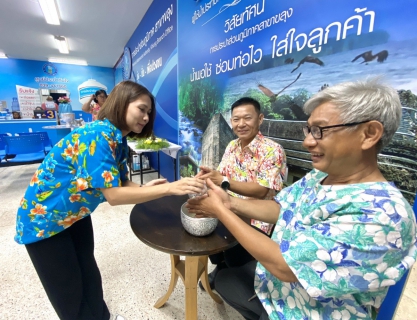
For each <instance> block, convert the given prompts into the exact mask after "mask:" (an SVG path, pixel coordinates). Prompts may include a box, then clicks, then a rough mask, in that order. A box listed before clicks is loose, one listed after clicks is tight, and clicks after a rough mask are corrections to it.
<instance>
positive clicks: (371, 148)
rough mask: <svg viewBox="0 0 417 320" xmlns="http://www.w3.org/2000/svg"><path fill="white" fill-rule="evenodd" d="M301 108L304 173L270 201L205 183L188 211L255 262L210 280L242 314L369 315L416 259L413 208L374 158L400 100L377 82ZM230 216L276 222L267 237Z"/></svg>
mask: <svg viewBox="0 0 417 320" xmlns="http://www.w3.org/2000/svg"><path fill="white" fill-rule="evenodd" d="M304 111H305V112H306V113H307V114H309V115H310V117H309V119H308V121H307V126H305V127H304V134H305V139H304V142H303V145H304V147H305V148H306V149H307V150H308V151H309V152H310V154H311V160H312V164H313V167H314V169H313V170H312V171H311V172H310V173H308V174H307V175H306V176H305V177H304V178H302V179H300V180H299V181H297V182H296V183H294V184H293V185H292V186H290V187H288V188H285V189H283V190H282V191H281V192H280V193H279V194H278V195H277V196H276V197H275V201H265V200H244V201H242V200H241V199H238V198H229V197H228V196H227V195H226V194H225V193H224V192H223V191H222V190H221V189H220V188H218V187H216V186H215V185H214V184H213V183H212V182H211V181H209V180H208V182H207V185H208V186H209V187H210V188H212V189H213V190H211V191H209V196H208V197H205V198H201V199H195V200H189V209H190V212H194V213H197V214H201V215H207V216H216V217H218V218H219V219H220V220H221V221H222V222H223V224H224V225H225V226H226V227H227V228H228V229H229V230H230V231H231V232H232V233H233V235H234V236H235V237H236V239H237V240H238V241H239V243H241V244H242V245H243V246H244V247H245V248H246V250H248V251H249V252H250V253H251V254H252V255H253V256H254V257H255V258H256V259H257V260H258V263H257V264H256V263H248V264H246V265H244V266H242V267H239V268H232V269H224V270H221V271H220V272H219V274H218V275H217V277H216V282H215V287H216V290H217V291H218V293H219V294H220V295H221V296H222V297H223V298H224V300H225V301H226V302H228V303H229V304H230V305H231V306H233V307H234V308H235V309H236V310H238V311H239V312H240V313H241V314H242V315H243V316H244V317H245V319H268V318H269V319H288V320H300V319H372V317H373V316H374V315H375V312H376V311H377V310H378V308H379V307H380V306H381V304H382V302H383V300H384V298H385V296H386V294H387V290H388V288H389V286H392V285H394V284H395V283H396V282H398V281H399V280H400V279H401V277H402V276H403V275H404V274H405V273H406V271H407V270H408V269H410V268H411V266H412V265H413V264H414V262H415V260H416V256H417V247H416V220H415V217H414V213H413V210H412V208H411V206H410V205H409V204H408V203H407V201H406V200H405V199H404V197H403V196H402V194H401V192H400V191H399V190H398V189H397V188H395V186H394V185H393V184H391V183H389V182H387V181H386V180H385V178H384V176H383V175H382V174H381V172H380V171H379V168H378V164H377V154H378V153H379V151H380V150H381V149H382V148H383V147H385V146H386V145H388V143H389V142H390V140H391V138H392V136H393V135H394V133H395V131H396V130H397V128H398V126H399V124H400V120H401V103H400V100H399V97H398V94H397V93H396V91H395V90H394V89H392V88H390V87H387V86H385V85H382V84H380V83H378V81H377V80H375V79H374V80H368V81H365V82H356V83H353V82H350V83H342V84H339V85H335V86H333V87H329V88H326V89H324V90H323V91H321V92H319V93H317V94H316V95H315V96H314V97H312V98H311V99H310V100H309V101H307V102H306V104H305V106H304ZM236 214H239V215H242V216H246V217H250V218H255V219H257V220H261V221H266V222H270V223H276V226H275V229H274V232H273V234H272V237H271V239H269V238H268V237H267V236H264V235H262V234H260V233H259V232H256V231H255V230H252V228H251V227H250V226H248V225H246V224H245V223H244V222H243V221H242V220H241V219H240V218H239V217H238V216H237V215H236ZM254 292H255V293H256V294H255V295H254Z"/></svg>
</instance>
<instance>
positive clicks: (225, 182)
mask: <svg viewBox="0 0 417 320" xmlns="http://www.w3.org/2000/svg"><path fill="white" fill-rule="evenodd" d="M220 187H221V188H222V189H223V190H224V191H227V190H228V189H229V188H230V182H229V179H227V177H226V176H225V177H223V181H222V183H221V185H220Z"/></svg>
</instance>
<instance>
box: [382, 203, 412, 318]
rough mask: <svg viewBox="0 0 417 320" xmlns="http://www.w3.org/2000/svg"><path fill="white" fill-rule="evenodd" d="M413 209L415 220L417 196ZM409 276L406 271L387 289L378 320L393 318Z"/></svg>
mask: <svg viewBox="0 0 417 320" xmlns="http://www.w3.org/2000/svg"><path fill="white" fill-rule="evenodd" d="M413 209H414V215H415V216H416V220H417V195H416V199H415V200H414V206H413ZM409 274H410V271H408V272H407V273H406V274H405V275H404V276H403V277H402V278H401V280H400V281H399V282H397V283H396V284H395V285H393V286H392V287H390V288H389V290H388V293H387V296H386V297H385V300H384V302H383V303H382V305H381V308H379V312H378V317H377V319H378V320H387V319H392V318H393V317H394V314H395V310H396V309H397V306H398V303H399V302H400V298H401V295H402V293H403V290H404V289H405V284H406V283H407V279H408V276H409Z"/></svg>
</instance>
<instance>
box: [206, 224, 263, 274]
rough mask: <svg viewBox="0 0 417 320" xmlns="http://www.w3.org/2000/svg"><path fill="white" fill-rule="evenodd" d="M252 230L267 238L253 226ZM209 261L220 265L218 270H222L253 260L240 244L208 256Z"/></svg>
mask: <svg viewBox="0 0 417 320" xmlns="http://www.w3.org/2000/svg"><path fill="white" fill-rule="evenodd" d="M252 228H254V229H255V230H256V231H259V232H260V233H263V234H265V235H266V236H268V235H267V234H266V233H264V232H263V231H262V230H261V229H258V228H256V227H254V226H252ZM268 237H269V236H268ZM209 259H210V262H211V263H212V264H216V265H220V266H221V267H219V269H222V268H224V267H225V266H226V267H228V268H234V267H240V266H243V265H244V264H247V263H248V262H249V261H253V260H255V258H254V257H253V256H252V255H251V254H250V253H249V252H248V251H247V250H246V249H245V248H244V247H243V246H242V245H241V244H240V243H238V244H237V245H235V246H234V247H232V248H230V249H227V250H225V251H222V252H219V253H215V254H212V255H209Z"/></svg>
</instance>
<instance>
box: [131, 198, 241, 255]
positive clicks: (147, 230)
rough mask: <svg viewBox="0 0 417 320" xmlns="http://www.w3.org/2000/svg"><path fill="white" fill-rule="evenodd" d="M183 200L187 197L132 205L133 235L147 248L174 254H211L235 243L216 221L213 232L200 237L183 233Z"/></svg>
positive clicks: (223, 227)
mask: <svg viewBox="0 0 417 320" xmlns="http://www.w3.org/2000/svg"><path fill="white" fill-rule="evenodd" d="M187 200H188V196H170V197H164V198H161V199H157V200H153V201H149V202H145V203H141V204H137V205H135V206H134V207H133V210H132V213H131V215H130V225H131V227H132V230H133V232H134V233H135V235H136V236H137V237H138V238H139V239H140V240H141V241H142V242H144V243H145V244H147V245H148V246H150V247H151V248H154V249H156V250H159V251H162V252H166V253H170V254H175V255H184V256H192V255H196V256H202V255H211V254H214V253H217V252H220V251H224V250H227V249H229V248H231V247H233V246H235V245H236V244H237V240H236V239H235V238H234V237H233V235H232V234H231V233H230V232H229V231H228V230H227V229H226V227H225V226H224V225H223V224H222V223H221V222H220V221H219V223H218V225H217V227H216V229H215V230H214V231H213V233H211V234H209V235H207V236H204V237H196V236H193V235H191V234H189V233H188V232H187V231H185V229H184V227H183V226H182V223H181V206H182V204H183V203H184V202H186V201H187Z"/></svg>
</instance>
